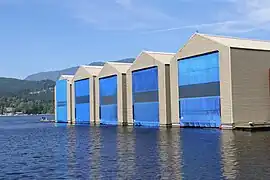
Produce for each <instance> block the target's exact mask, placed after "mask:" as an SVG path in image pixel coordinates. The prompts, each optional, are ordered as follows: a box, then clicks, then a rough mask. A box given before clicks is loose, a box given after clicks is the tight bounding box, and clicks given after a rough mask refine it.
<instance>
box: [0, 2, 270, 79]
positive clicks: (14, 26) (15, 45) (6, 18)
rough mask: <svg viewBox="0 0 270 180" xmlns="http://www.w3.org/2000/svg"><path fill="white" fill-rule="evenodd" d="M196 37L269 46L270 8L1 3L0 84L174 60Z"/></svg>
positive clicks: (203, 4)
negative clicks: (157, 57) (152, 54)
mask: <svg viewBox="0 0 270 180" xmlns="http://www.w3.org/2000/svg"><path fill="white" fill-rule="evenodd" d="M196 31H199V32H200V33H206V34H217V35H225V36H236V37H243V38H252V39H264V40H270V1H269V0H201V1H200V0H0V77H13V78H25V77H26V76H28V75H30V74H33V73H36V72H43V71H51V70H60V69H64V68H68V67H72V66H77V65H82V64H89V63H91V62H94V61H110V60H119V59H123V58H129V57H136V56H137V55H138V54H139V53H140V52H141V51H142V50H149V51H160V52H177V51H178V50H179V49H180V48H181V47H182V46H183V45H184V44H185V43H186V41H187V40H188V39H189V38H190V36H192V34H193V33H195V32H196Z"/></svg>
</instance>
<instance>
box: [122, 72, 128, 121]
mask: <svg viewBox="0 0 270 180" xmlns="http://www.w3.org/2000/svg"><path fill="white" fill-rule="evenodd" d="M121 88H122V91H123V92H122V94H123V95H122V106H123V108H122V109H123V110H122V115H123V124H127V123H128V122H127V76H126V74H122V87H121Z"/></svg>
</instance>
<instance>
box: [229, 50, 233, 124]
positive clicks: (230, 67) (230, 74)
mask: <svg viewBox="0 0 270 180" xmlns="http://www.w3.org/2000/svg"><path fill="white" fill-rule="evenodd" d="M231 56H232V53H231V48H230V47H229V72H230V73H229V80H230V82H229V84H230V103H231V104H230V105H231V110H230V111H231V123H232V124H233V122H234V121H233V100H232V98H233V94H232V92H233V91H232V88H233V87H232V65H231V64H232V62H231V60H232V58H231Z"/></svg>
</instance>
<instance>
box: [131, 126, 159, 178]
mask: <svg viewBox="0 0 270 180" xmlns="http://www.w3.org/2000/svg"><path fill="white" fill-rule="evenodd" d="M158 133H159V129H158V128H156V129H154V128H136V129H135V142H136V145H135V152H136V167H135V172H136V173H135V174H136V178H137V179H157V178H159V177H160V166H159V161H158V160H159V152H158V138H159V134H158Z"/></svg>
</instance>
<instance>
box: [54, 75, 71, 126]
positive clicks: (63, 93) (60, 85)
mask: <svg viewBox="0 0 270 180" xmlns="http://www.w3.org/2000/svg"><path fill="white" fill-rule="evenodd" d="M56 110H57V111H56V112H57V114H56V117H57V118H56V120H57V122H64V123H67V122H68V118H67V81H66V80H58V81H56Z"/></svg>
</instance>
